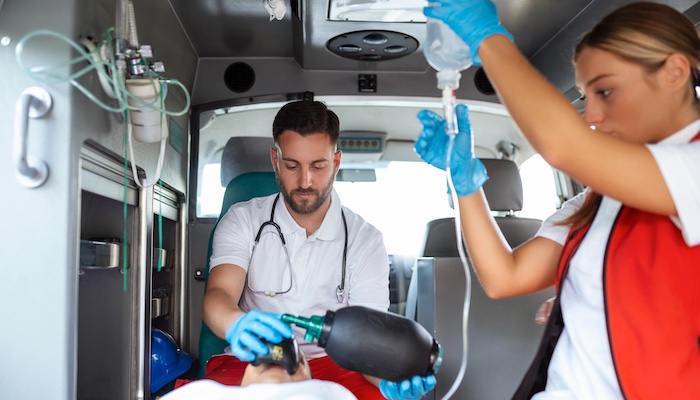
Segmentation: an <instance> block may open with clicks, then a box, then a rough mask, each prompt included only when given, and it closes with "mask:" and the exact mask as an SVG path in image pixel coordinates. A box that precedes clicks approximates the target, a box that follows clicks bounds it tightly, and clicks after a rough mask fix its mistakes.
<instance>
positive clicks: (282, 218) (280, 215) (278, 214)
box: [273, 188, 344, 240]
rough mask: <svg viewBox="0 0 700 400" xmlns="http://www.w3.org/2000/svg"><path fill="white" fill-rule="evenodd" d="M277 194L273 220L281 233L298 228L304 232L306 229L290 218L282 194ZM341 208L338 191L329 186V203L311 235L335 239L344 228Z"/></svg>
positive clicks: (290, 232)
mask: <svg viewBox="0 0 700 400" xmlns="http://www.w3.org/2000/svg"><path fill="white" fill-rule="evenodd" d="M273 196H274V195H273ZM279 196H280V200H281V201H278V202H277V208H276V209H275V215H274V220H275V222H277V224H278V225H279V226H280V229H281V230H282V233H283V234H285V235H289V234H293V233H295V232H296V231H299V230H303V231H304V232H305V233H306V230H305V229H304V228H303V227H301V226H300V225H299V224H297V222H296V221H295V220H294V218H292V215H291V214H290V213H289V210H288V209H287V204H286V203H285V200H284V197H283V196H282V194H280V195H279ZM341 209H342V206H341V204H340V197H338V193H337V192H336V191H335V188H331V205H330V207H329V208H328V211H326V215H325V216H324V217H323V222H321V226H320V227H319V228H318V229H317V230H316V232H314V233H312V234H311V236H315V237H316V238H317V239H320V240H333V239H335V238H336V237H337V236H338V235H339V234H340V233H341V230H343V229H344V227H343V222H342V217H341ZM343 234H344V232H343Z"/></svg>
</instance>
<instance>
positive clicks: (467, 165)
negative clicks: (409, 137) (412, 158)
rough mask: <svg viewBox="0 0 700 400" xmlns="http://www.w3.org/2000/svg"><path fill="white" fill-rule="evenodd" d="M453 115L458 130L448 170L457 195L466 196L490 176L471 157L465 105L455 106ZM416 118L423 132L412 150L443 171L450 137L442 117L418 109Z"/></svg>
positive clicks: (478, 161)
mask: <svg viewBox="0 0 700 400" xmlns="http://www.w3.org/2000/svg"><path fill="white" fill-rule="evenodd" d="M455 114H456V115H457V125H458V127H459V131H458V132H457V135H456V136H455V139H454V144H453V147H452V155H451V158H450V173H451V175H452V183H453V184H454V187H455V192H456V193H457V195H458V196H468V195H470V194H472V193H474V192H476V191H477V190H479V188H480V187H481V185H483V184H484V182H486V181H487V180H488V179H489V177H488V175H487V174H486V168H485V167H484V164H482V163H481V161H480V160H479V159H478V158H476V157H474V152H473V150H472V132H471V125H470V123H469V111H468V110H467V106H465V105H464V104H459V105H457V107H456V108H455ZM418 119H419V120H420V122H421V124H423V131H422V132H421V133H420V135H418V140H416V145H415V148H414V150H415V151H416V153H418V155H419V156H420V158H422V159H423V161H425V162H427V163H428V164H430V165H432V166H434V167H437V168H440V169H441V170H443V171H444V170H446V169H447V168H446V160H447V146H448V144H449V140H450V138H449V136H447V134H446V133H445V120H444V119H443V118H442V117H441V116H439V115H437V114H435V113H434V112H432V111H428V110H422V111H420V112H418ZM448 191H449V188H448Z"/></svg>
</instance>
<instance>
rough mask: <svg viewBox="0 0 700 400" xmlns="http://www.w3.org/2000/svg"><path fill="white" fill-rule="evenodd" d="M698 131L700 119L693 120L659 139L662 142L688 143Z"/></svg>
mask: <svg viewBox="0 0 700 400" xmlns="http://www.w3.org/2000/svg"><path fill="white" fill-rule="evenodd" d="M698 132H700V119H698V120H695V121H694V122H692V123H691V124H690V125H687V126H686V127H685V128H683V129H681V130H680V131H678V132H676V133H674V134H673V135H671V136H669V137H667V138H666V139H664V140H662V141H660V142H659V143H663V144H676V143H689V142H690V141H691V139H693V138H694V137H695V135H697V134H698Z"/></svg>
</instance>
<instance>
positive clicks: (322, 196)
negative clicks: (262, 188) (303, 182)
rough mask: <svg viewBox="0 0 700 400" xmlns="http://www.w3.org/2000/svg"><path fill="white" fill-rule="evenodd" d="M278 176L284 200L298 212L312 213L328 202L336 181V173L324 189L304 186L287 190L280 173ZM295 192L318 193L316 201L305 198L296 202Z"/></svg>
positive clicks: (278, 184)
mask: <svg viewBox="0 0 700 400" xmlns="http://www.w3.org/2000/svg"><path fill="white" fill-rule="evenodd" d="M276 178H277V186H278V187H279V188H280V191H281V192H282V197H284V201H285V202H286V203H287V205H288V206H289V208H291V209H292V211H294V212H295V213H297V214H311V213H313V212H315V211H316V210H318V209H319V208H320V207H321V205H323V203H325V202H326V200H327V199H328V197H329V196H330V195H331V191H332V189H333V182H334V181H335V175H333V176H331V179H329V181H328V184H327V185H326V186H325V187H324V188H323V189H322V191H318V190H314V189H311V188H309V189H302V188H297V189H294V190H291V191H289V190H287V188H286V187H285V186H284V183H283V182H282V180H281V179H280V177H279V175H277V176H276ZM294 193H313V194H315V195H316V201H314V202H313V203H310V202H309V201H308V200H303V201H301V202H299V203H296V202H295V201H294V198H293V197H292V195H293V194H294Z"/></svg>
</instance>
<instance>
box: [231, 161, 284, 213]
mask: <svg viewBox="0 0 700 400" xmlns="http://www.w3.org/2000/svg"><path fill="white" fill-rule="evenodd" d="M277 192H279V189H278V188H277V178H276V177H275V173H274V172H246V173H243V174H240V175H238V176H237V177H235V178H233V179H232V180H231V182H229V183H228V185H227V186H226V191H225V192H224V200H223V201H222V204H221V214H220V217H221V216H223V215H224V214H226V212H227V211H228V209H229V208H230V207H231V206H232V205H233V204H236V203H239V202H241V201H248V200H250V199H252V198H253V197H262V196H267V195H270V194H273V193H277Z"/></svg>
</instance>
